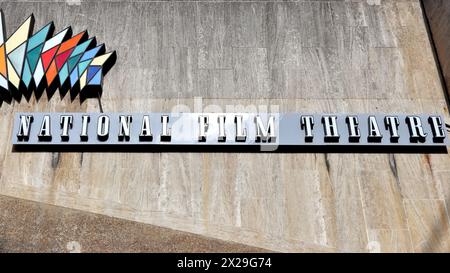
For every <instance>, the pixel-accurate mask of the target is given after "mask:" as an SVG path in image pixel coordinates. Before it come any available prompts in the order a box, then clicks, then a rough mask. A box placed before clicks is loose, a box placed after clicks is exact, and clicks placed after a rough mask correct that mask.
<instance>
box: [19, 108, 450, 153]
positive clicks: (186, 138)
mask: <svg viewBox="0 0 450 273" xmlns="http://www.w3.org/2000/svg"><path fill="white" fill-rule="evenodd" d="M13 132H14V133H13V144H14V145H15V146H16V147H18V146H33V145H47V146H49V145H51V146H79V145H90V146H92V147H96V146H111V145H113V146H114V145H116V146H117V145H124V146H140V145H147V146H148V147H152V146H163V145H165V146H170V145H172V146H192V145H203V146H220V145H227V146H230V145H232V146H261V145H265V146H272V147H277V148H280V147H296V146H299V147H305V146H316V147H330V146H378V147H392V146H402V147H444V148H445V147H446V144H447V133H446V130H445V124H444V122H443V118H442V117H441V116H438V115H423V114H421V115H405V114H398V115H381V114H376V115H371V114H354V115H347V114H323V115H321V114H302V113H270V114H269V113H260V114H251V113H179V114H178V113H135V114H128V113H17V114H16V116H15V122H14V131H13Z"/></svg>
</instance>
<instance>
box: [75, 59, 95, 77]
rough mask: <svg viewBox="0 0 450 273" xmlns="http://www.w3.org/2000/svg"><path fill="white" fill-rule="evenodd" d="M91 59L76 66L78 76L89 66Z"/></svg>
mask: <svg viewBox="0 0 450 273" xmlns="http://www.w3.org/2000/svg"><path fill="white" fill-rule="evenodd" d="M91 61H92V59H89V60H87V61H84V62H81V63H79V64H78V73H79V74H80V75H82V74H83V72H84V71H85V70H86V68H87V67H88V66H89V64H90V63H91Z"/></svg>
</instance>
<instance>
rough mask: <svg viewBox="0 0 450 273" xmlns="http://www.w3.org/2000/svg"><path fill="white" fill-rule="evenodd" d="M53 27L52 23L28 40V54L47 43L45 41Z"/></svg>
mask: <svg viewBox="0 0 450 273" xmlns="http://www.w3.org/2000/svg"><path fill="white" fill-rule="evenodd" d="M51 25H52V23H50V24H48V25H46V26H45V27H43V28H42V29H41V30H39V31H38V32H37V33H35V34H34V35H33V36H31V38H30V39H29V40H28V52H30V51H31V50H33V49H34V48H35V47H36V46H38V45H40V44H43V43H45V39H46V38H47V35H48V32H49V31H50V27H51Z"/></svg>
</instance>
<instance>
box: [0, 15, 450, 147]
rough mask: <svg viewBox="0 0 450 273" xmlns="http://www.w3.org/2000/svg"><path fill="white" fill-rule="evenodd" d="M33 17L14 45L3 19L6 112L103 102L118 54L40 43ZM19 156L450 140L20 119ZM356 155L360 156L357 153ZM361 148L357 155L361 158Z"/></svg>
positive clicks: (264, 127)
mask: <svg viewBox="0 0 450 273" xmlns="http://www.w3.org/2000/svg"><path fill="white" fill-rule="evenodd" d="M33 26H34V18H33V15H31V16H30V17H29V18H27V19H26V20H25V22H24V23H23V24H22V25H21V26H19V28H18V29H17V30H16V31H15V32H14V33H12V34H11V35H10V36H9V38H8V39H6V40H5V38H6V37H7V36H6V31H5V26H4V16H3V13H2V12H1V10H0V103H1V101H6V102H11V101H12V100H16V101H20V100H21V98H22V97H25V98H27V99H29V98H30V96H31V93H32V91H34V93H35V96H36V98H39V97H40V96H41V95H42V93H43V92H44V90H45V92H46V93H47V97H48V98H51V96H52V95H53V93H54V92H55V90H57V89H59V92H60V95H61V96H64V95H66V93H69V92H70V96H71V98H72V99H73V98H75V97H76V96H78V95H79V96H80V98H89V97H97V96H100V94H101V91H102V83H103V77H104V75H105V74H106V73H107V72H108V71H109V69H110V68H111V67H112V66H113V65H114V63H115V60H116V53H115V52H114V51H113V52H106V51H105V46H104V45H103V44H100V45H97V42H96V39H95V37H91V38H89V36H88V34H87V31H83V32H81V33H79V34H76V35H73V36H72V30H71V28H70V27H68V28H65V29H63V30H62V31H60V32H58V33H56V34H53V31H54V25H53V23H52V22H51V23H49V24H47V25H46V26H44V27H42V28H41V29H40V30H38V31H37V32H35V33H34V34H32V32H33V31H32V30H33ZM12 143H13V145H14V150H15V151H21V150H33V149H35V148H36V147H38V148H41V149H42V150H44V151H49V150H52V149H53V150H64V149H66V148H68V147H69V148H74V149H72V150H73V151H81V150H83V149H84V148H89V149H91V148H93V149H94V150H95V149H104V150H106V151H119V148H124V149H125V151H144V150H148V149H143V148H144V147H147V148H150V150H155V151H156V150H158V149H160V148H163V149H167V148H174V149H175V151H188V150H189V148H192V147H195V148H205V149H204V151H210V150H211V149H210V148H211V147H216V148H217V147H222V148H223V147H224V148H225V149H223V150H226V151H228V150H232V148H239V150H242V149H244V150H245V149H248V150H251V149H250V148H252V147H253V148H254V147H257V148H258V149H259V150H268V151H282V150H283V149H284V150H286V151H297V150H296V149H295V148H296V147H298V148H300V150H301V151H307V148H308V147H310V148H311V147H312V148H317V147H319V148H323V151H324V152H328V151H332V148H336V147H344V149H342V150H341V151H344V152H351V151H365V150H364V149H366V148H367V147H369V148H374V150H375V151H377V152H379V151H382V150H381V148H387V149H388V150H387V151H388V152H392V151H394V148H395V147H400V148H402V149H405V151H413V150H414V149H415V148H420V149H422V150H423V149H424V151H425V152H429V151H432V150H434V149H435V148H438V149H439V150H445V151H446V145H447V143H448V140H447V132H446V128H445V122H444V120H443V118H442V117H441V116H439V115H425V114H411V115H407V114H306V113H180V114H179V113H17V114H16V115H15V120H14V129H13V134H12ZM349 147H350V148H349ZM352 148H353V149H352Z"/></svg>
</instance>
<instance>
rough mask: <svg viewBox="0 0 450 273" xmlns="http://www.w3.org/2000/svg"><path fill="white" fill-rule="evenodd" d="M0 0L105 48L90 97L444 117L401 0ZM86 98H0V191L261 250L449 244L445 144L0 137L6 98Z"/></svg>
mask: <svg viewBox="0 0 450 273" xmlns="http://www.w3.org/2000/svg"><path fill="white" fill-rule="evenodd" d="M74 3H75V4H74ZM76 3H78V5H77V4H76ZM0 5H1V7H2V9H3V10H4V11H5V14H6V16H7V18H6V21H7V25H8V27H9V28H10V29H14V28H15V27H17V26H18V25H19V24H20V23H21V21H23V20H24V19H25V18H26V17H27V16H28V15H29V14H30V13H31V12H34V14H35V17H36V25H38V26H41V25H44V24H45V23H47V22H48V21H51V20H54V22H55V24H56V26H57V27H58V28H59V29H61V28H63V27H65V26H68V25H72V26H73V27H74V32H77V31H81V30H84V29H88V30H89V33H90V34H92V35H95V36H97V39H98V40H99V41H102V42H105V43H106V46H107V48H108V49H116V50H117V55H118V60H117V63H116V65H115V67H113V69H112V70H111V72H110V73H109V74H108V75H107V77H106V79H105V86H104V93H103V97H102V100H101V102H102V106H103V109H104V111H136V112H138V111H176V110H177V109H178V110H184V111H186V110H188V109H186V108H189V110H191V111H201V110H204V111H211V110H218V108H219V109H220V110H222V111H225V110H226V111H233V110H237V109H238V110H239V111H256V110H260V111H266V110H267V109H266V108H265V106H267V105H269V106H270V107H269V110H270V109H275V110H278V111H306V112H435V113H439V114H442V115H444V116H446V117H447V119H448V109H447V105H446V102H445V98H444V93H443V90H442V86H441V84H440V81H439V75H438V72H437V69H436V64H435V62H434V59H433V55H432V51H431V48H430V43H429V40H428V37H427V33H426V28H425V24H424V21H423V17H422V11H421V7H420V4H419V2H418V1H415V0H411V1H376V0H368V1H362V0H361V1H299V2H290V1H287V2H279V3H278V2H270V1H263V2H236V1H231V2H221V1H218V2H208V1H201V2H196V1H189V2H145V1H143V2H142V1H139V2H133V1H127V2H113V1H111V2H110V1H100V0H97V1H86V2H84V1H83V2H73V1H70V4H68V3H66V2H51V3H50V2H21V3H17V2H2V3H1V4H0ZM199 96H200V97H202V98H203V100H202V101H201V102H198V100H196V99H195V97H199ZM180 105H181V106H183V107H181V106H180ZM211 105H214V106H215V107H212V106H211ZM202 107H203V108H202ZM199 108H202V109H199ZM99 110H100V107H99V104H98V101H97V100H90V101H88V102H86V103H84V104H82V105H80V103H79V101H77V100H76V101H74V102H71V101H70V100H69V98H67V97H66V98H63V99H61V98H59V97H58V96H54V97H53V98H52V99H51V100H50V101H47V99H46V98H45V97H44V98H43V99H41V100H40V101H39V102H36V101H35V100H34V99H32V101H31V102H29V103H27V102H21V103H20V104H18V103H14V104H13V105H7V104H3V105H2V107H1V108H0V112H1V115H0V160H1V161H0V164H1V165H2V167H1V169H0V176H1V177H0V194H3V195H9V196H14V197H18V198H24V199H29V200H34V201H38V202H43V203H48V204H53V205H58V206H64V207H69V208H75V209H79V210H83V211H89V212H94V213H99V214H104V215H108V216H114V217H118V218H123V219H129V220H134V221H139V222H142V223H148V224H153V225H158V226H163V227H169V228H172V229H177V230H181V231H187V232H191V233H196V234H200V235H204V236H209V237H213V238H218V239H222V240H227V241H233V242H239V243H244V244H248V245H252V246H257V247H262V248H266V249H270V250H275V251H355V252H366V251H374V252H376V251H404V252H410V251H411V252H412V251H416V252H420V251H450V238H449V237H450V231H449V220H448V215H447V211H448V207H447V206H448V202H447V200H449V198H450V171H449V170H450V158H449V156H448V155H447V154H432V155H427V154H392V155H388V154H371V155H368V154H301V153H300V154H239V153H227V154H221V153H203V154H201V153H178V154H177V153H162V154H158V153H154V154H126V153H118V154H113V153H108V154H104V153H103V154H102V153H84V154H77V153H53V154H51V153H12V152H11V144H10V137H11V133H12V132H11V124H12V115H13V114H14V113H15V112H17V111H99ZM449 120H450V119H449Z"/></svg>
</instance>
